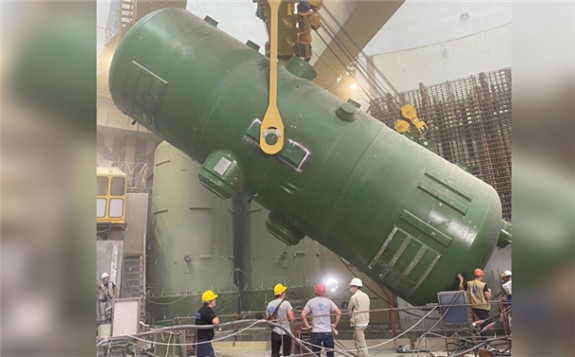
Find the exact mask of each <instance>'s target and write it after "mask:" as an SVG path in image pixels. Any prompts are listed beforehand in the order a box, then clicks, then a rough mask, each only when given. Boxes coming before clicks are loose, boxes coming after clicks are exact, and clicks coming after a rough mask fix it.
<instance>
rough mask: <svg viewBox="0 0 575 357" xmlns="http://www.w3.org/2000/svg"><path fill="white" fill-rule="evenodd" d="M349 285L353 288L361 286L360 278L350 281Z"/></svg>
mask: <svg viewBox="0 0 575 357" xmlns="http://www.w3.org/2000/svg"><path fill="white" fill-rule="evenodd" d="M349 285H353V286H363V283H362V282H361V279H360V278H353V279H351V281H350V282H349Z"/></svg>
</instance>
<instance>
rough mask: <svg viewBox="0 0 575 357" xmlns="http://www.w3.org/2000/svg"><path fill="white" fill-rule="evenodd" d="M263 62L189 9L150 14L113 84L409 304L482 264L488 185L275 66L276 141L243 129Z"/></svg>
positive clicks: (117, 60)
mask: <svg viewBox="0 0 575 357" xmlns="http://www.w3.org/2000/svg"><path fill="white" fill-rule="evenodd" d="M268 68H269V61H268V60H267V59H266V58H265V57H264V56H263V55H261V54H259V53H257V52H256V51H254V50H253V49H251V48H249V47H247V46H245V45H244V44H242V43H240V42H238V41H236V40H235V39H233V38H232V37H230V36H228V35H227V34H225V33H223V32H221V31H219V30H217V29H216V28H214V27H213V26H211V25H209V24H207V23H205V22H204V21H202V20H201V19H199V18H197V17H195V16H194V15H192V14H190V13H188V12H186V11H184V10H177V9H165V10H160V11H157V12H154V13H152V14H150V15H148V16H147V17H145V18H143V19H142V20H140V21H139V22H138V23H137V24H136V25H134V27H133V28H132V29H131V30H130V31H129V32H128V33H127V34H126V35H125V37H124V38H123V40H122V41H121V43H120V45H119V46H118V49H117V51H116V53H115V56H114V59H113V62H112V66H111V69H110V91H111V94H112V98H113V99H114V102H115V103H116V105H117V106H118V107H119V108H120V109H121V110H122V111H123V112H125V113H126V114H127V115H129V116H130V117H132V118H134V119H135V120H137V121H138V122H140V123H141V124H142V125H144V126H146V127H147V128H149V129H150V130H152V131H153V132H155V133H157V134H158V135H160V136H161V137H163V138H165V139H166V140H167V141H169V142H170V143H171V144H173V145H174V146H176V147H178V148H179V149H181V150H182V151H184V152H185V153H186V154H188V155H190V156H191V157H192V158H193V159H195V160H197V161H199V162H204V160H205V159H206V158H207V157H208V156H209V155H210V154H211V153H213V152H215V151H217V150H226V151H229V152H231V153H233V154H234V155H235V157H236V158H237V161H238V163H239V165H240V169H241V171H242V172H243V173H244V174H245V176H246V177H245V182H244V191H245V192H248V193H249V194H251V195H253V197H254V199H255V200H256V201H258V202H259V203H260V204H262V205H263V206H264V207H266V208H267V209H269V210H270V211H272V212H274V213H276V214H277V215H279V216H280V217H281V219H282V222H284V223H287V224H289V225H290V226H291V227H293V230H294V231H300V232H304V233H305V234H306V235H307V236H309V237H310V238H312V239H315V240H317V241H318V242H320V243H321V244H323V245H324V246H326V247H328V248H329V249H331V250H332V251H334V252H335V253H337V254H339V255H341V256H342V257H344V258H345V259H347V260H348V261H350V262H351V263H353V264H354V265H355V266H357V267H358V268H360V269H361V270H363V271H364V272H365V273H367V274H368V275H369V276H371V277H372V278H374V279H376V280H378V281H380V282H381V283H382V284H383V285H385V286H386V287H387V288H389V289H390V290H391V291H393V292H394V293H396V294H397V295H399V296H401V297H402V298H404V299H405V300H406V301H408V302H410V303H412V304H424V303H428V302H430V301H434V300H436V293H437V292H438V291H441V290H448V289H454V288H456V279H455V276H456V273H457V272H464V273H465V272H470V271H472V270H473V268H476V267H483V266H485V264H486V262H487V260H488V259H489V256H490V255H491V252H492V250H493V248H494V246H495V244H496V242H497V239H498V236H499V231H500V228H501V204H500V201H499V198H498V196H497V193H496V192H495V190H494V189H493V188H492V187H490V186H489V185H487V184H485V183H484V182H482V181H480V180H479V179H477V178H475V177H473V176H471V175H470V174H468V173H466V172H465V171H463V170H461V169H460V168H458V167H457V166H455V165H452V164H451V163H449V162H447V161H446V160H444V159H442V158H441V157H439V156H437V155H435V154H433V153H432V152H430V151H429V150H426V149H425V148H423V147H421V146H419V145H418V144H416V143H414V142H412V141H411V140H409V139H407V138H405V137H403V136H401V135H399V134H397V133H395V132H394V131H393V130H391V129H389V128H387V127H386V126H385V125H384V124H382V123H381V122H379V121H377V120H375V119H373V118H371V117H370V116H368V115H367V114H365V113H363V112H360V111H358V112H356V113H355V114H354V118H353V119H354V120H353V121H344V120H341V119H340V118H338V116H337V114H336V112H337V110H338V108H340V107H341V105H342V104H343V102H342V101H341V100H340V99H338V98H336V97H335V96H333V95H331V94H329V93H327V92H326V91H324V90H323V89H321V88H319V87H317V86H316V85H315V84H313V83H312V82H310V81H308V80H305V79H302V78H298V77H296V76H294V75H292V74H291V73H289V72H288V71H286V70H285V69H281V68H280V73H279V75H278V82H279V83H278V98H279V100H278V106H279V109H280V112H281V115H282V118H283V120H284V123H285V127H286V148H284V150H282V152H281V153H280V154H279V155H276V156H268V155H265V154H264V153H263V152H262V151H261V150H260V149H259V148H258V147H257V144H256V142H254V140H253V133H254V132H256V131H257V130H258V129H257V126H258V121H257V119H261V117H262V116H263V114H264V112H265V109H266V106H267V96H268V94H267V88H268V85H267V82H268V79H267V78H268V74H267V71H268Z"/></svg>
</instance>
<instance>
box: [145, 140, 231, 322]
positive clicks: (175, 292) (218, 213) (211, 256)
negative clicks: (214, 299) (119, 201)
mask: <svg viewBox="0 0 575 357" xmlns="http://www.w3.org/2000/svg"><path fill="white" fill-rule="evenodd" d="M199 171H200V165H199V164H197V163H195V162H193V161H192V160H190V158H189V157H188V156H186V155H185V154H183V153H182V152H181V151H179V150H178V149H176V148H174V147H173V146H171V145H170V144H168V143H166V142H162V143H160V145H158V147H157V148H156V153H155V167H154V184H153V190H152V202H151V220H150V221H151V228H152V234H150V237H149V239H148V241H147V243H148V244H147V246H146V248H147V260H146V262H147V269H146V270H147V282H148V286H149V287H148V294H147V295H148V297H149V298H150V299H151V300H157V299H158V298H160V297H162V296H168V297H170V299H168V300H176V299H175V298H174V297H177V296H183V295H188V294H198V302H199V301H200V300H199V294H200V293H201V292H202V291H204V290H206V289H213V290H217V291H218V293H222V292H226V291H227V292H233V291H235V287H234V285H233V280H232V274H233V270H234V252H233V236H232V215H231V213H230V208H231V205H230V202H229V201H223V200H220V199H218V198H217V197H215V196H214V195H212V194H211V193H210V192H209V191H208V190H206V189H204V188H203V187H202V186H201V185H200V184H199V183H198V181H197V176H198V172H199ZM180 316H182V315H180Z"/></svg>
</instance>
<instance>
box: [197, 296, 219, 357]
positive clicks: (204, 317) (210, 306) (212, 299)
mask: <svg viewBox="0 0 575 357" xmlns="http://www.w3.org/2000/svg"><path fill="white" fill-rule="evenodd" d="M217 297H218V295H216V294H215V293H214V292H213V291H212V290H206V291H204V293H203V294H202V303H203V304H204V306H202V307H201V308H200V309H199V310H198V312H197V313H196V325H219V324H220V318H219V317H217V316H216V313H215V312H214V307H216V298H217ZM213 338H214V329H213V328H209V329H205V328H204V329H202V328H200V329H198V331H197V333H196V343H195V344H194V346H195V349H196V356H198V357H215V353H214V348H213V347H212V343H211V342H210V341H211V340H212V339H213Z"/></svg>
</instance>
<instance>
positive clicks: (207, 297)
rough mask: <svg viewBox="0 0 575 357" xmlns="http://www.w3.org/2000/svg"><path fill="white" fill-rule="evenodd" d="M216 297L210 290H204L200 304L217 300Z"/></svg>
mask: <svg viewBox="0 0 575 357" xmlns="http://www.w3.org/2000/svg"><path fill="white" fill-rule="evenodd" d="M217 297H218V295H216V294H215V293H214V292H213V291H211V290H206V291H204V293H203V294H202V302H210V301H212V300H214V299H215V298H217Z"/></svg>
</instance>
